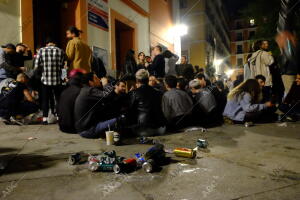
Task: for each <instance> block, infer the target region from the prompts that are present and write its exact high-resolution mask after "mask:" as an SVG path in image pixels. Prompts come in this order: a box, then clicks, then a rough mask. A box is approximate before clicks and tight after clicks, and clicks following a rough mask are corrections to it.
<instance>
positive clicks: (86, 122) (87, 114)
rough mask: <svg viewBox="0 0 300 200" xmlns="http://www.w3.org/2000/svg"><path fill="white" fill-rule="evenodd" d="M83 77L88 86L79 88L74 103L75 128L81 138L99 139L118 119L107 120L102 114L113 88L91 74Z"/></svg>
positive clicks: (106, 80)
mask: <svg viewBox="0 0 300 200" xmlns="http://www.w3.org/2000/svg"><path fill="white" fill-rule="evenodd" d="M85 77H86V78H87V83H88V84H86V85H84V86H83V87H82V88H81V90H80V93H79V95H78V97H77V98H76V101H75V108H74V118H75V128H76V131H77V133H79V134H80V136H82V137H85V138H99V137H100V136H101V135H103V134H104V132H105V130H108V129H109V127H114V126H115V125H116V123H117V122H118V121H119V118H118V117H115V118H112V119H107V115H106V114H105V112H104V110H105V108H106V105H107V104H108V103H109V101H110V96H111V93H112V92H113V89H114V87H113V86H112V85H111V84H109V83H108V79H107V78H102V79H101V80H100V79H99V78H98V77H97V76H96V75H95V74H94V73H92V72H91V73H88V74H86V75H85Z"/></svg>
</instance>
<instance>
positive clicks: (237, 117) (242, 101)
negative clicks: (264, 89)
mask: <svg viewBox="0 0 300 200" xmlns="http://www.w3.org/2000/svg"><path fill="white" fill-rule="evenodd" d="M260 96H261V88H260V86H259V84H258V82H257V81H256V80H255V79H248V80H246V81H245V82H243V83H242V84H240V85H239V86H237V87H236V88H234V89H233V90H232V91H231V92H230V93H229V94H228V101H227V104H226V107H225V110H224V113H223V116H225V117H227V118H229V119H230V120H232V121H234V122H238V123H241V122H257V121H260V120H261V119H262V118H263V117H262V116H263V114H264V112H265V113H266V111H267V109H268V108H271V107H273V106H274V105H273V104H272V103H271V102H270V101H268V102H266V103H259V102H260Z"/></svg>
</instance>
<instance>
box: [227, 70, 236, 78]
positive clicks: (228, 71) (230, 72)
mask: <svg viewBox="0 0 300 200" xmlns="http://www.w3.org/2000/svg"><path fill="white" fill-rule="evenodd" d="M233 73H234V69H229V70H227V71H226V72H225V74H226V75H227V77H230V76H231V75H232V74H233Z"/></svg>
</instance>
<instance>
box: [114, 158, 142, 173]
mask: <svg viewBox="0 0 300 200" xmlns="http://www.w3.org/2000/svg"><path fill="white" fill-rule="evenodd" d="M136 167H137V162H136V160H135V159H134V158H128V159H125V160H123V162H121V163H117V164H115V165H114V167H113V170H114V172H115V173H116V174H119V173H121V172H130V171H133V170H135V169H136Z"/></svg>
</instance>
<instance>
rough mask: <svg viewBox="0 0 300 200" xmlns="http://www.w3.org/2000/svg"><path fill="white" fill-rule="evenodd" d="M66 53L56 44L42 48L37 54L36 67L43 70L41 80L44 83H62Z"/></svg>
mask: <svg viewBox="0 0 300 200" xmlns="http://www.w3.org/2000/svg"><path fill="white" fill-rule="evenodd" d="M64 61H65V53H64V51H63V50H62V49H60V48H58V47H55V46H47V47H44V48H41V49H40V50H39V52H38V54H37V57H36V60H35V65H34V68H35V69H38V68H39V67H40V68H41V70H42V78H41V81H42V83H43V84H44V85H49V86H50V85H60V84H61V82H62V80H61V73H62V69H63V67H64Z"/></svg>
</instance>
